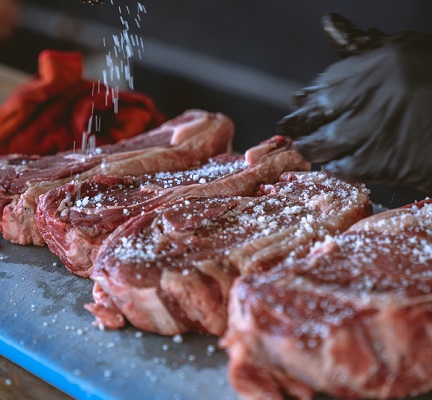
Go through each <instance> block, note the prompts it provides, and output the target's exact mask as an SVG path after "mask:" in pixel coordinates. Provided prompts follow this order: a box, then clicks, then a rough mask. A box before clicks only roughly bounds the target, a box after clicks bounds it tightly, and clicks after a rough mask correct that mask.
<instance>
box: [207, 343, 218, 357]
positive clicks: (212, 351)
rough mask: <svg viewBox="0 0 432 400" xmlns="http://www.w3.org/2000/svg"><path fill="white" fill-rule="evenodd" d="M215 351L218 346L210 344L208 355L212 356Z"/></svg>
mask: <svg viewBox="0 0 432 400" xmlns="http://www.w3.org/2000/svg"><path fill="white" fill-rule="evenodd" d="M215 351H216V347H215V346H213V345H212V344H209V345H208V346H207V355H208V356H212V355H213V354H214V353H215Z"/></svg>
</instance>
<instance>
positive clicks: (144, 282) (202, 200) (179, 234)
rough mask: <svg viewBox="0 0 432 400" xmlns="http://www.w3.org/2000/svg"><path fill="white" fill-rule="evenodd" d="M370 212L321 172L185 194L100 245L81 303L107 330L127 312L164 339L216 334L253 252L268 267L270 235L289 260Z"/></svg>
mask: <svg viewBox="0 0 432 400" xmlns="http://www.w3.org/2000/svg"><path fill="white" fill-rule="evenodd" d="M370 213H371V204H370V201H369V199H368V195H367V190H366V189H365V188H364V187H363V186H361V185H351V184H347V183H344V182H341V181H339V180H337V179H336V178H334V177H331V176H329V175H327V174H325V173H322V172H311V173H301V172H300V173H295V172H293V173H288V174H285V175H284V176H283V179H282V180H281V182H278V183H276V184H273V185H264V186H263V187H262V190H261V191H260V192H259V193H258V194H257V195H255V196H251V197H240V196H215V195H214V193H213V194H212V196H211V197H207V196H194V197H187V198H185V199H183V200H180V201H177V202H175V203H173V204H171V205H169V206H166V207H162V208H160V209H157V210H153V211H150V212H148V213H144V215H140V216H136V217H134V218H132V219H130V220H129V221H127V222H126V223H125V224H123V225H121V226H120V227H119V228H118V229H116V230H115V231H114V232H113V233H112V234H111V235H110V236H109V237H108V238H107V239H106V240H105V241H104V242H103V244H102V246H101V248H100V250H99V252H98V255H97V257H96V259H95V262H94V268H93V272H92V274H91V279H93V280H94V281H95V288H94V293H95V294H94V297H95V302H96V303H94V304H90V305H87V309H89V310H90V311H91V312H93V313H94V314H95V316H96V317H97V320H98V322H99V323H100V324H102V325H103V326H106V327H109V328H116V327H120V326H122V325H123V324H124V323H125V320H124V318H123V316H124V317H125V318H126V319H127V320H129V321H130V322H131V323H132V324H133V325H134V326H136V327H137V328H139V329H143V330H146V331H151V332H157V333H160V334H164V335H174V334H178V333H184V332H188V331H196V332H203V333H210V334H214V335H221V334H222V333H223V332H224V330H225V327H226V319H227V308H226V304H227V300H228V293H229V289H230V287H231V284H232V282H233V280H234V278H235V277H236V276H238V275H239V273H240V272H241V271H242V270H243V268H245V270H247V271H248V272H250V268H252V267H251V266H250V265H249V264H248V263H246V262H245V260H247V259H248V258H249V256H250V254H252V253H253V252H254V253H255V254H257V257H256V258H255V259H254V263H255V264H256V265H257V264H258V263H259V261H260V259H261V260H263V263H261V264H260V269H268V268H271V267H272V266H273V265H274V263H276V262H277V261H279V260H280V257H281V255H280V254H276V252H274V251H273V250H270V251H269V252H266V251H265V250H266V248H271V247H272V246H273V244H274V242H275V241H278V242H283V243H284V246H285V247H284V248H282V249H281V252H282V253H283V254H285V255H287V256H289V257H291V258H292V259H294V258H296V257H297V256H300V255H302V254H303V253H305V252H306V251H307V250H308V249H309V247H310V246H311V244H312V243H313V242H314V241H315V240H318V239H320V238H323V237H324V236H325V235H326V234H329V233H334V232H337V231H341V230H344V229H347V228H348V227H349V225H350V224H351V223H354V222H355V221H357V220H359V219H360V218H362V217H365V216H366V215H370ZM252 249H253V251H252ZM245 266H246V267H245Z"/></svg>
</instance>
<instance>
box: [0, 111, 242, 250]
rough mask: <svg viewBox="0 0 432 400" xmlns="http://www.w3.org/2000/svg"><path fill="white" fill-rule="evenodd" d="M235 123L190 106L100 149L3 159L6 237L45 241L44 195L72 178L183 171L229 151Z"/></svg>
mask: <svg viewBox="0 0 432 400" xmlns="http://www.w3.org/2000/svg"><path fill="white" fill-rule="evenodd" d="M233 133H234V127H233V124H232V122H231V120H230V119H229V118H227V117H226V116H224V115H222V114H213V113H208V112H205V111H200V110H189V111H186V112H185V113H184V114H182V115H181V116H179V117H177V118H174V119H173V120H170V121H168V122H166V123H164V124H163V125H161V126H160V127H159V128H157V129H155V130H152V131H149V132H147V133H145V134H142V135H139V136H136V137H134V138H132V139H128V140H123V141H121V142H118V143H117V144H114V145H106V146H103V147H100V148H99V149H96V151H95V152H93V153H91V154H87V153H86V152H64V153H59V154H57V155H54V156H45V157H37V156H34V157H33V156H32V157H23V156H20V155H11V156H7V157H4V158H1V159H0V205H1V210H0V217H1V230H2V233H3V236H4V238H5V239H6V240H8V241H11V242H12V243H16V244H37V245H43V244H44V240H43V238H42V236H41V235H40V233H39V230H38V228H37V226H36V222H35V212H36V207H37V203H38V199H39V196H40V195H41V194H44V193H46V192H47V191H48V190H50V189H52V188H54V187H58V186H61V185H63V184H65V183H67V182H69V181H75V180H78V181H81V180H85V179H88V178H91V177H93V176H95V175H98V174H101V173H104V174H110V175H115V176H125V175H134V174H135V175H137V174H143V173H154V172H157V171H161V170H178V169H182V168H183V169H185V168H188V167H192V166H194V165H198V164H200V163H202V162H206V161H207V159H208V158H209V157H211V156H214V155H216V154H219V153H223V152H226V151H228V150H229V149H230V148H231V140H232V136H233Z"/></svg>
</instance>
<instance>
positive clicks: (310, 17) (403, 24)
mask: <svg viewBox="0 0 432 400" xmlns="http://www.w3.org/2000/svg"><path fill="white" fill-rule="evenodd" d="M125 4H128V5H130V9H131V10H136V1H131V0H129V1H128V0H112V1H111V0H105V4H103V5H101V6H88V5H84V4H81V3H79V1H78V0H57V1H55V2H54V1H52V0H22V1H21V9H22V10H21V11H22V12H21V14H22V15H21V22H20V27H19V29H18V31H17V32H16V33H15V35H14V36H13V38H12V40H10V41H9V42H8V43H5V44H2V45H1V46H0V62H2V63H5V64H8V65H11V66H13V67H16V68H19V69H21V70H23V71H26V72H29V73H33V72H34V71H36V69H37V56H38V54H39V52H40V51H41V50H43V49H46V48H55V49H62V50H80V51H81V52H82V53H83V54H85V55H86V57H89V58H91V57H92V55H93V54H94V55H99V56H102V58H103V55H104V53H106V52H107V48H106V47H104V46H103V42H104V39H105V40H110V37H111V35H112V34H117V33H118V32H120V31H121V29H123V27H122V24H121V22H120V15H119V5H120V6H121V7H122V9H123V10H124V7H125ZM142 4H143V6H145V8H146V10H147V13H146V14H145V15H142V18H141V23H140V25H141V26H140V28H138V27H137V26H136V25H135V24H134V23H133V22H132V20H131V22H130V32H131V33H136V34H138V35H139V36H140V37H142V38H143V42H144V46H145V53H144V56H143V58H142V59H134V65H133V69H134V71H133V76H134V89H135V90H138V91H142V92H145V93H147V94H149V95H150V96H151V97H153V99H154V100H155V102H156V104H157V105H158V106H159V108H160V109H161V110H162V111H163V112H164V113H165V114H166V115H167V116H168V117H173V116H175V115H178V114H180V113H181V112H183V111H184V110H185V109H187V108H202V109H206V110H210V111H221V112H224V113H226V114H227V115H229V116H230V117H231V118H232V119H233V120H234V122H235V124H236V136H235V141H234V148H235V150H237V151H244V150H245V149H247V148H248V147H250V146H253V145H255V144H257V143H258V142H259V141H261V140H264V139H266V138H268V137H269V136H271V135H273V134H274V126H275V122H276V121H277V120H278V119H280V118H281V117H282V116H283V115H285V114H286V113H288V112H289V107H290V102H291V97H292V95H293V93H294V92H295V90H297V89H300V88H301V87H302V86H304V85H306V84H308V83H309V82H310V81H312V80H313V78H314V77H315V75H316V74H318V73H319V72H321V71H322V70H323V69H324V68H325V67H326V66H327V65H329V64H330V63H332V62H334V61H336V60H337V58H336V56H335V55H334V54H332V52H331V51H330V50H329V48H328V47H327V44H326V41H325V38H324V35H323V33H322V30H321V23H320V19H321V17H322V16H323V15H324V14H326V13H329V12H339V13H341V14H343V15H345V16H347V17H348V18H350V19H351V20H352V21H354V22H355V23H356V24H357V25H359V26H360V27H361V28H370V27H376V28H379V29H381V30H383V31H385V32H388V33H391V32H397V31H401V30H415V31H424V32H431V31H432V24H431V22H430V21H431V20H432V2H431V1H430V0H303V1H300V0H266V1H265V2H264V1H255V0H229V1H228V0H224V1H221V0H218V1H216V0H206V1H197V0H144V1H142ZM135 14H136V12H135V11H132V13H131V16H134V15H135ZM122 16H123V17H124V18H125V19H127V18H129V19H130V18H131V16H128V15H125V13H124V12H123V13H122ZM371 188H372V197H373V199H374V201H376V202H378V203H381V204H384V205H385V206H392V207H393V206H397V205H400V204H404V203H406V202H409V201H413V200H416V199H420V198H421V197H424V195H422V194H419V193H413V192H411V191H408V190H405V189H401V188H386V187H382V186H371Z"/></svg>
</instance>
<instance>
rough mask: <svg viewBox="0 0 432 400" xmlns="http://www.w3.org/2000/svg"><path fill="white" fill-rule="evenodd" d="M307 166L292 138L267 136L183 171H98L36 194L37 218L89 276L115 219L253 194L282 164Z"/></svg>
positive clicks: (48, 237) (51, 242)
mask: <svg viewBox="0 0 432 400" xmlns="http://www.w3.org/2000/svg"><path fill="white" fill-rule="evenodd" d="M309 168H310V165H309V163H307V162H306V161H305V160H304V159H303V158H301V157H300V155H299V154H298V153H297V152H295V151H294V150H291V141H289V140H287V139H284V138H282V137H277V136H276V137H274V138H271V139H269V140H267V141H265V142H263V143H262V144H260V145H258V146H256V147H254V148H252V149H250V150H249V151H247V152H246V155H245V156H242V155H231V154H224V155H220V156H217V157H214V158H212V159H211V160H210V161H209V162H208V163H207V164H204V165H203V166H201V167H198V168H192V169H188V170H184V171H174V172H158V173H156V174H151V175H150V174H145V175H141V176H138V177H130V176H128V177H124V178H117V177H113V176H105V175H99V176H96V177H95V178H93V179H92V180H86V181H84V182H72V183H69V184H67V185H64V186H60V187H58V188H54V189H52V190H50V191H49V192H47V193H46V194H45V195H44V196H41V199H40V202H39V205H38V208H37V213H36V221H37V225H38V228H39V231H40V233H41V234H42V236H43V238H44V240H45V241H46V243H47V245H48V247H49V248H50V250H51V251H52V252H53V253H54V254H56V255H58V256H59V257H60V259H61V260H62V261H63V263H64V264H65V266H66V267H67V268H68V269H69V270H70V271H71V272H73V273H74V274H76V275H79V276H83V277H88V276H89V275H90V273H91V267H92V262H93V259H94V256H95V255H96V253H97V251H98V249H99V246H100V245H101V243H102V241H103V240H104V239H105V238H106V237H107V236H108V235H109V234H110V233H111V232H112V231H113V230H114V229H115V228H116V227H117V226H119V225H120V224H122V223H124V222H125V221H127V220H128V219H130V218H132V217H133V216H136V215H139V214H141V213H143V212H148V211H150V210H152V209H154V208H157V207H160V206H162V205H164V204H168V203H169V202H172V201H174V200H177V199H181V198H183V197H185V196H191V195H203V196H204V195H206V196H214V195H218V196H222V195H226V196H228V195H243V196H244V195H252V194H254V193H255V192H256V191H257V190H258V188H259V186H260V184H261V183H263V182H265V183H271V182H276V181H277V179H278V178H279V176H280V174H281V173H282V172H284V171H286V170H287V169H292V170H307V169H309Z"/></svg>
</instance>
